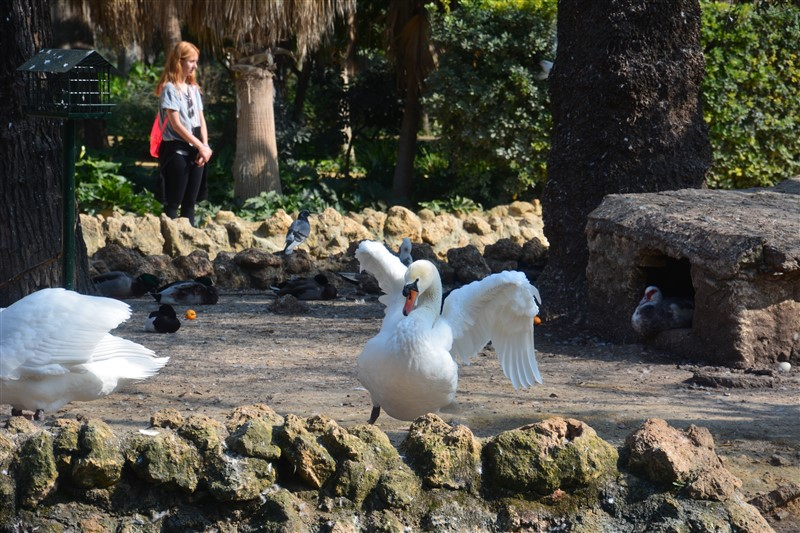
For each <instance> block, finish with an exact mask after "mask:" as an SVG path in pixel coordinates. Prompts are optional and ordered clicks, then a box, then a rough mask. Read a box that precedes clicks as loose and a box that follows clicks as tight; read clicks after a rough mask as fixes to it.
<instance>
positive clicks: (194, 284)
mask: <svg viewBox="0 0 800 533" xmlns="http://www.w3.org/2000/svg"><path fill="white" fill-rule="evenodd" d="M153 298H155V299H156V301H157V302H158V303H162V304H172V305H213V304H215V303H217V302H218V301H219V292H217V288H216V287H214V285H213V284H212V282H211V278H209V277H208V276H200V277H199V278H196V279H195V280H187V281H175V282H173V283H170V284H169V285H165V286H164V287H161V288H160V289H159V290H158V292H157V293H154V294H153Z"/></svg>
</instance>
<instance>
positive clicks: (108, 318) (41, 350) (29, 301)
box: [0, 289, 130, 379]
mask: <svg viewBox="0 0 800 533" xmlns="http://www.w3.org/2000/svg"><path fill="white" fill-rule="evenodd" d="M129 316H130V307H129V306H128V304H126V303H124V302H120V301H118V300H113V299H111V298H103V297H99V296H86V295H82V294H78V293H77V292H72V291H66V290H64V289H42V290H40V291H37V292H35V293H32V294H30V295H28V296H26V297H25V298H23V299H22V300H19V301H18V302H15V303H14V304H12V305H11V306H9V307H8V308H7V309H5V310H4V311H3V312H2V313H0V377H3V378H10V379H16V378H18V377H19V375H20V373H21V372H24V373H30V372H34V369H36V368H39V369H41V372H44V373H45V374H54V373H58V372H59V370H58V367H59V366H61V367H63V368H64V372H67V371H68V370H67V367H70V366H73V365H81V364H84V363H87V362H89V360H90V356H91V353H92V351H93V349H94V347H95V346H97V344H98V343H99V342H100V341H101V340H102V339H103V338H104V337H105V335H106V334H107V333H108V332H109V330H111V329H113V328H115V327H117V326H118V325H119V324H120V323H121V322H123V321H124V320H126V319H127V318H128V317H129ZM23 369H24V370H23Z"/></svg>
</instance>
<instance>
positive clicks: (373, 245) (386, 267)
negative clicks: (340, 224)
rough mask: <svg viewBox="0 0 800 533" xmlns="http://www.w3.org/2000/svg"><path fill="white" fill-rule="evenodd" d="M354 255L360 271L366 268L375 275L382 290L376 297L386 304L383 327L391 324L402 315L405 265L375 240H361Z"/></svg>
mask: <svg viewBox="0 0 800 533" xmlns="http://www.w3.org/2000/svg"><path fill="white" fill-rule="evenodd" d="M355 255H356V259H358V264H359V266H360V268H361V271H362V272H363V271H364V270H366V271H367V272H369V273H370V274H372V275H373V276H375V279H377V280H378V285H380V288H381V290H382V291H383V295H382V296H381V297H380V298H378V301H379V302H381V303H382V304H383V305H384V306H386V312H385V314H384V319H383V327H391V326H393V325H394V324H396V323H397V322H398V321H399V320H400V319H401V318H402V317H403V315H402V311H403V303H404V302H405V298H404V297H403V283H404V281H403V276H404V275H405V273H406V270H407V267H406V266H405V265H404V264H403V263H402V262H401V261H400V259H399V258H398V257H397V256H396V255H394V254H393V253H392V252H390V251H389V250H388V249H387V248H386V246H384V245H383V244H381V243H379V242H376V241H362V242H361V244H359V245H358V248H357V249H356V254H355ZM381 329H383V328H381Z"/></svg>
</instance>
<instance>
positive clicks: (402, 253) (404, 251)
mask: <svg viewBox="0 0 800 533" xmlns="http://www.w3.org/2000/svg"><path fill="white" fill-rule="evenodd" d="M411 248H412V246H411V239H409V238H408V237H404V238H403V242H402V243H400V250H398V252H397V257H399V258H400V262H401V263H403V264H404V265H405V266H410V265H411V263H413V262H414V259H413V258H412V257H411Z"/></svg>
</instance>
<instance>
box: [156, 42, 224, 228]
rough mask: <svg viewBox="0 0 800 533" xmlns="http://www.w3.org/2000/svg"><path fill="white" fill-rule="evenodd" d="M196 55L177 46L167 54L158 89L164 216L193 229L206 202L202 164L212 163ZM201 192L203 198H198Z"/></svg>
mask: <svg viewBox="0 0 800 533" xmlns="http://www.w3.org/2000/svg"><path fill="white" fill-rule="evenodd" d="M199 58H200V50H199V49H198V48H197V47H196V46H195V45H193V44H192V43H189V42H186V41H181V42H180V43H178V44H177V45H176V46H175V48H173V49H172V51H171V52H170V53H169V56H168V57H167V63H166V65H164V73H163V74H162V75H161V79H160V80H159V81H158V85H157V86H156V95H157V96H159V98H160V103H159V110H160V111H159V112H160V114H161V121H162V122H163V120H164V119H165V118H166V120H167V123H166V126H165V127H164V133H163V138H162V141H161V147H160V149H159V154H158V163H159V167H160V172H161V176H162V178H163V190H162V191H160V192H161V193H162V196H163V199H164V212H165V213H166V214H167V216H169V217H170V218H176V217H177V216H178V209H179V208H180V215H181V216H182V217H186V218H188V219H189V222H190V223H191V224H192V226H194V206H195V203H196V202H197V200H198V199H199V198H202V197H204V191H205V188H206V186H205V175H206V172H205V171H206V168H205V165H206V163H208V160H209V159H210V158H211V153H212V152H211V148H210V147H209V146H208V128H207V127H206V119H205V116H204V115H203V100H202V98H201V97H200V87H199V86H198V84H197V80H196V79H195V72H196V71H197V61H198V59H199ZM201 190H202V191H203V194H202V195H201Z"/></svg>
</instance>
